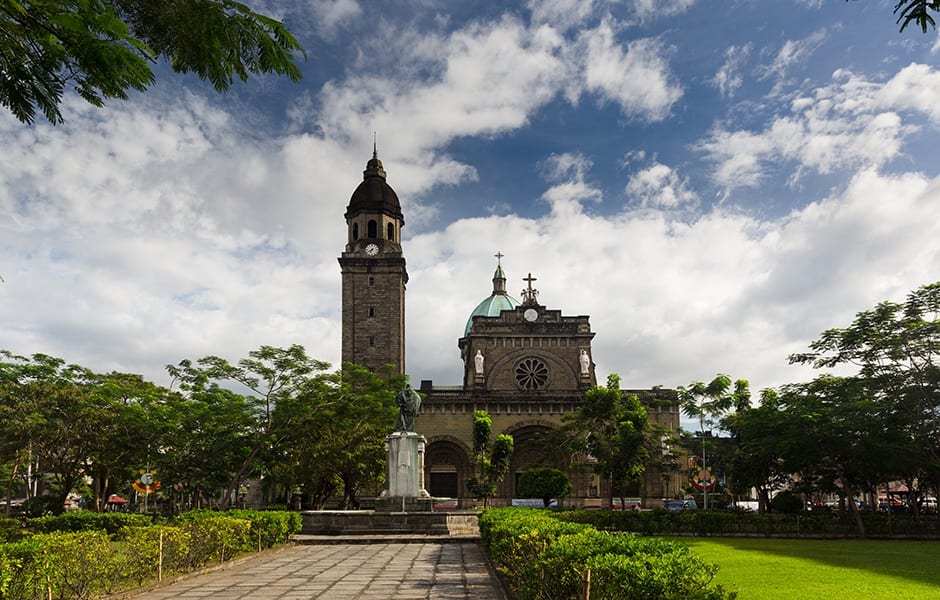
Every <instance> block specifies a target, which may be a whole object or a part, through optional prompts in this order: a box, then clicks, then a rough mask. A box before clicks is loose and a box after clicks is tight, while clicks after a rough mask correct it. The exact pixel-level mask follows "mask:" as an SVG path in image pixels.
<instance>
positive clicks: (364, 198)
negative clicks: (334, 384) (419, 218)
mask: <svg viewBox="0 0 940 600" xmlns="http://www.w3.org/2000/svg"><path fill="white" fill-rule="evenodd" d="M385 177H386V173H385V168H384V167H383V166H382V161H380V160H379V156H378V152H376V149H375V148H373V150H372V159H371V160H370V161H369V162H368V163H366V170H365V171H363V172H362V183H360V184H359V187H357V188H356V191H354V192H353V194H352V197H351V198H350V199H349V206H347V207H346V214H345V217H346V229H347V237H346V248H345V250H344V251H343V253H342V255H341V256H340V258H339V265H340V270H341V271H342V276H343V351H342V360H343V362H352V363H357V364H360V365H363V366H364V367H366V368H368V369H370V370H372V371H375V370H378V369H379V368H381V367H382V366H384V365H387V364H391V365H394V367H393V372H394V373H404V372H405V284H406V283H408V272H407V270H406V269H405V256H404V254H403V253H402V249H401V228H402V227H404V225H405V219H404V217H403V216H402V213H401V204H400V203H399V202H398V195H397V194H395V190H393V189H392V188H391V186H389V185H388V183H387V182H386V181H385Z"/></svg>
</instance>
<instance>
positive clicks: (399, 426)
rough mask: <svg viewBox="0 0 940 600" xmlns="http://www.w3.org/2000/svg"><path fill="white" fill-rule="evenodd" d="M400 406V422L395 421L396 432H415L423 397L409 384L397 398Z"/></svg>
mask: <svg viewBox="0 0 940 600" xmlns="http://www.w3.org/2000/svg"><path fill="white" fill-rule="evenodd" d="M395 404H397V405H398V420H397V421H395V431H414V430H415V417H417V416H418V411H419V410H421V396H420V394H418V392H416V391H414V390H413V389H412V387H411V386H410V385H408V384H407V383H406V384H405V387H403V388H402V389H400V390H399V391H398V394H397V395H396V396H395Z"/></svg>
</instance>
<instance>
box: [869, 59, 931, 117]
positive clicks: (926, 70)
mask: <svg viewBox="0 0 940 600" xmlns="http://www.w3.org/2000/svg"><path fill="white" fill-rule="evenodd" d="M875 101H876V103H877V104H878V105H879V106H882V107H885V108H891V109H897V110H915V111H918V112H922V113H924V114H925V115H927V117H929V118H930V120H931V121H933V122H934V123H935V124H940V72H937V71H935V70H934V69H932V68H931V67H930V66H928V65H923V64H916V63H913V64H910V65H908V66H906V67H904V68H903V69H901V70H900V71H899V72H898V73H897V74H895V75H894V77H892V78H891V79H890V80H889V81H888V82H887V83H885V84H884V86H883V87H882V88H881V89H880V90H878V92H877V94H876V95H875Z"/></svg>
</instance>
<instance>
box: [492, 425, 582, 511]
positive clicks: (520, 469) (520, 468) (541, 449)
mask: <svg viewBox="0 0 940 600" xmlns="http://www.w3.org/2000/svg"><path fill="white" fill-rule="evenodd" d="M552 431H553V428H552V427H550V426H548V425H543V424H537V425H535V424H533V425H525V426H522V427H519V428H518V429H514V430H512V431H510V432H509V433H510V435H512V437H513V453H512V461H511V462H510V465H509V473H508V474H507V475H506V478H505V479H504V480H503V483H502V485H501V486H500V491H499V493H500V495H501V496H503V497H505V498H508V499H512V498H518V497H519V496H518V494H517V493H516V490H517V489H518V486H519V477H520V476H521V475H522V474H523V473H524V472H525V471H526V470H528V469H531V468H534V467H553V468H555V469H560V470H562V471H566V472H567V469H568V463H569V460H568V456H566V455H565V453H563V452H561V451H559V450H558V448H557V446H554V445H552V444H551V442H550V440H549V438H548V435H547V434H549V433H551V432H552Z"/></svg>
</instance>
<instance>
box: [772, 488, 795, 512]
mask: <svg viewBox="0 0 940 600" xmlns="http://www.w3.org/2000/svg"><path fill="white" fill-rule="evenodd" d="M770 510H772V511H773V512H775V513H782V514H786V515H795V514H796V513H798V512H801V511H802V510H803V500H802V499H800V497H799V496H797V495H796V494H794V493H793V492H791V491H790V490H783V491H782V492H780V493H779V494H777V495H776V496H774V499H773V500H771V501H770Z"/></svg>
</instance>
